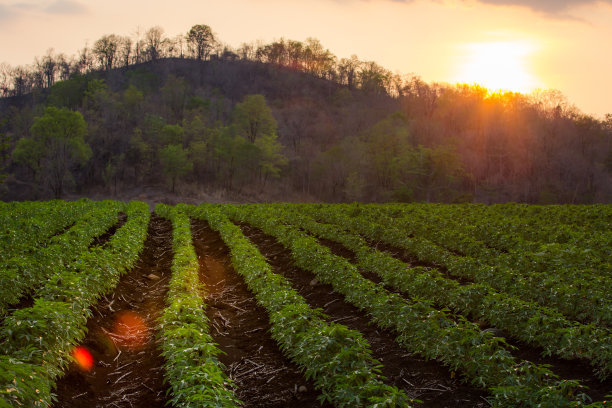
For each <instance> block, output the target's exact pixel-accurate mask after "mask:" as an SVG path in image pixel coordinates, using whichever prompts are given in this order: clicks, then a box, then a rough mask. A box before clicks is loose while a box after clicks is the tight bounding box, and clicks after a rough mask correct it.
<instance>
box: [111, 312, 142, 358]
mask: <svg viewBox="0 0 612 408" xmlns="http://www.w3.org/2000/svg"><path fill="white" fill-rule="evenodd" d="M109 334H110V336H111V337H112V338H113V340H114V341H115V344H116V345H117V346H118V347H120V348H127V349H131V350H135V349H139V348H141V347H142V346H144V345H145V343H146V342H147V339H148V336H149V329H148V327H147V324H146V322H145V320H144V319H143V318H142V317H141V316H140V315H139V314H138V313H136V312H133V311H130V310H127V311H123V312H121V313H119V314H118V315H117V319H116V320H115V324H114V326H113V331H112V333H109Z"/></svg>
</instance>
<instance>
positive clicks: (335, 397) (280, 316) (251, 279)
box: [179, 204, 411, 408]
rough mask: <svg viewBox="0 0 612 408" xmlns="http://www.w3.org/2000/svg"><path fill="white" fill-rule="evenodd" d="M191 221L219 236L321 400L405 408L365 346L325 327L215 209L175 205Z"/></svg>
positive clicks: (352, 334) (357, 337)
mask: <svg viewBox="0 0 612 408" xmlns="http://www.w3.org/2000/svg"><path fill="white" fill-rule="evenodd" d="M179 208H181V209H182V210H183V211H186V212H188V213H189V214H190V215H191V216H192V217H194V218H198V219H202V220H206V221H207V222H208V223H209V225H210V226H211V228H212V229H214V230H216V231H218V232H219V234H220V235H221V237H222V239H223V241H224V242H225V244H226V245H227V246H228V248H229V249H230V252H231V259H232V264H233V266H234V268H235V270H236V271H237V272H238V273H239V274H240V275H242V277H243V278H244V280H245V282H246V284H247V286H248V287H249V289H250V290H251V291H252V292H253V293H254V294H255V297H256V300H257V302H258V303H259V304H260V305H261V306H263V307H264V308H265V309H266V310H267V311H268V314H269V318H270V322H271V324H272V329H271V334H272V337H273V338H274V339H275V340H276V341H277V342H278V344H279V346H280V348H281V350H282V351H283V353H284V354H286V355H287V356H288V357H289V358H290V359H291V360H293V361H294V362H295V363H296V364H297V365H298V366H299V367H300V369H301V370H302V371H303V373H304V375H305V376H306V377H307V378H309V379H312V380H313V381H314V383H315V387H316V388H317V389H319V390H321V393H322V394H321V396H320V398H321V400H322V401H325V400H326V401H328V402H330V403H332V404H334V405H335V406H337V407H347V408H348V407H372V408H374V407H376V408H383V407H408V406H410V404H411V400H410V399H409V398H408V397H407V396H406V394H405V393H404V392H402V391H401V390H399V389H397V388H396V387H391V386H389V385H386V384H384V383H383V377H382V375H381V374H380V368H379V367H380V366H379V362H378V361H376V360H375V359H374V358H372V356H371V350H370V347H369V345H368V343H367V341H366V340H365V339H364V338H363V336H362V335H361V334H360V333H359V332H356V331H353V330H350V329H348V328H347V327H346V326H344V325H341V324H337V323H329V322H327V319H328V318H327V316H325V315H324V314H323V313H322V312H321V310H319V309H312V308H310V307H309V306H308V304H307V303H306V300H305V299H304V298H303V297H301V296H300V295H299V294H298V293H297V292H296V291H295V289H293V288H292V287H291V284H290V282H289V281H288V280H287V279H286V278H284V277H283V276H281V275H278V274H275V273H274V272H273V271H272V268H271V266H270V265H269V264H268V262H267V261H266V259H265V258H264V257H263V255H262V254H261V253H260V252H259V250H258V249H257V247H256V246H255V245H254V244H253V243H252V242H250V241H249V240H248V239H247V238H246V237H245V236H244V234H243V233H242V231H241V230H240V228H239V227H238V226H236V225H235V224H233V223H232V222H231V221H229V220H228V218H227V217H226V216H225V215H224V214H223V213H221V212H220V210H219V208H217V207H214V206H211V205H205V204H202V205H200V206H198V207H197V208H196V207H191V206H179Z"/></svg>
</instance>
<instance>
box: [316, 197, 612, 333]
mask: <svg viewBox="0 0 612 408" xmlns="http://www.w3.org/2000/svg"><path fill="white" fill-rule="evenodd" d="M340 208H342V209H343V210H344V211H337V210H336V211H335V212H333V214H332V212H330V211H326V210H323V211H319V210H317V211H316V216H317V217H322V219H324V220H325V219H326V218H327V217H329V216H330V214H332V215H333V216H334V217H336V218H338V219H339V220H340V219H341V221H337V222H336V221H334V223H339V225H341V226H343V227H344V228H347V229H349V230H350V231H352V232H354V233H357V234H362V235H364V236H366V237H368V238H369V239H371V240H373V241H381V242H384V243H386V244H389V245H392V246H395V247H397V248H400V249H402V250H405V251H407V253H408V254H410V255H411V256H413V257H416V258H417V259H418V260H419V261H421V262H427V263H429V264H433V265H439V266H441V267H445V268H446V269H447V270H448V272H449V273H450V274H451V275H452V276H455V277H461V278H465V279H468V280H471V281H474V282H476V283H482V284H486V285H488V286H491V287H492V288H494V289H495V290H497V291H500V292H504V293H507V294H509V295H512V296H515V297H517V298H519V299H522V300H525V301H527V302H532V301H533V302H537V303H539V304H540V305H542V306H545V307H554V308H555V309H557V310H558V311H559V312H561V313H563V314H564V315H565V316H567V317H568V318H571V319H576V320H579V321H581V320H588V321H592V322H597V324H598V325H599V326H608V325H609V322H611V321H612V308H611V307H610V305H611V304H612V299H610V296H609V294H606V293H601V292H600V291H595V292H594V293H591V292H590V291H589V290H587V289H585V288H586V287H588V285H587V284H584V287H583V283H584V279H576V280H575V281H574V282H573V283H568V282H564V281H560V280H559V279H558V278H556V276H555V274H554V273H553V274H550V275H546V274H539V276H538V279H535V277H534V275H533V274H531V275H529V274H524V273H522V272H519V271H516V270H514V269H513V268H511V267H509V266H506V265H488V264H486V263H485V262H483V261H481V260H479V259H476V258H472V257H467V256H457V255H456V254H454V253H453V252H451V251H449V250H447V249H445V248H443V247H440V246H439V245H436V244H434V243H433V242H431V241H429V240H427V239H424V238H422V237H418V236H413V237H410V236H409V235H408V234H407V233H406V232H405V231H403V230H402V229H399V228H397V227H396V226H395V224H396V222H395V221H394V220H393V219H392V218H389V217H387V218H386V219H384V222H383V223H381V222H377V221H376V217H371V215H370V214H368V212H367V211H364V210H363V209H361V208H359V207H355V206H352V207H351V206H344V205H343V206H341V207H340ZM347 214H348V215H347Z"/></svg>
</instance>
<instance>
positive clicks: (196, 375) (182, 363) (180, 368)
mask: <svg viewBox="0 0 612 408" xmlns="http://www.w3.org/2000/svg"><path fill="white" fill-rule="evenodd" d="M155 212H156V213H157V214H159V215H160V216H162V217H164V218H166V219H169V220H170V221H172V247H173V250H174V257H173V259H172V268H171V269H172V278H171V279H170V283H169V291H168V298H167V304H168V306H167V307H166V309H164V313H163V315H162V317H161V318H160V320H159V328H160V337H161V340H162V344H161V349H162V355H163V356H164V358H165V359H166V363H165V365H164V368H165V378H166V381H167V382H168V383H169V384H170V392H171V394H172V397H171V399H170V403H172V406H174V407H219V408H221V407H235V406H239V405H240V404H241V402H240V401H239V400H238V399H237V398H236V396H235V393H234V384H233V382H232V381H231V380H230V379H229V378H228V377H227V375H226V374H225V373H224V371H223V369H224V367H223V364H221V362H220V361H219V359H218V357H217V356H218V355H219V354H220V353H221V350H219V348H217V345H216V344H215V343H214V341H213V339H212V337H211V335H210V333H209V326H208V318H207V316H206V313H205V309H206V305H205V303H204V301H203V299H202V297H201V292H202V291H203V290H205V288H203V287H201V285H200V283H199V277H198V270H199V263H198V259H197V256H196V253H195V250H194V248H193V244H192V242H191V230H190V227H189V218H188V217H187V216H186V215H185V214H183V213H181V212H178V211H176V209H175V208H173V207H170V206H167V205H163V204H158V205H157V206H156V207H155Z"/></svg>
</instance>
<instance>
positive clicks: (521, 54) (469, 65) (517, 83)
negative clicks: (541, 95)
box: [454, 41, 539, 93]
mask: <svg viewBox="0 0 612 408" xmlns="http://www.w3.org/2000/svg"><path fill="white" fill-rule="evenodd" d="M461 48H462V50H463V51H464V52H465V54H464V59H463V61H462V63H461V64H459V67H458V68H459V69H458V74H457V76H456V77H455V81H454V82H458V83H466V84H479V85H482V86H484V87H485V88H487V89H489V90H490V91H500V90H501V91H512V92H521V93H529V92H531V91H533V90H534V89H535V88H538V87H539V84H538V81H537V79H536V78H535V76H534V75H532V74H531V73H530V72H529V68H528V58H529V56H530V55H531V54H533V52H534V50H535V47H534V46H533V45H531V44H529V43H526V42H519V41H498V42H482V43H470V44H465V45H464V46H462V47H461Z"/></svg>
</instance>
